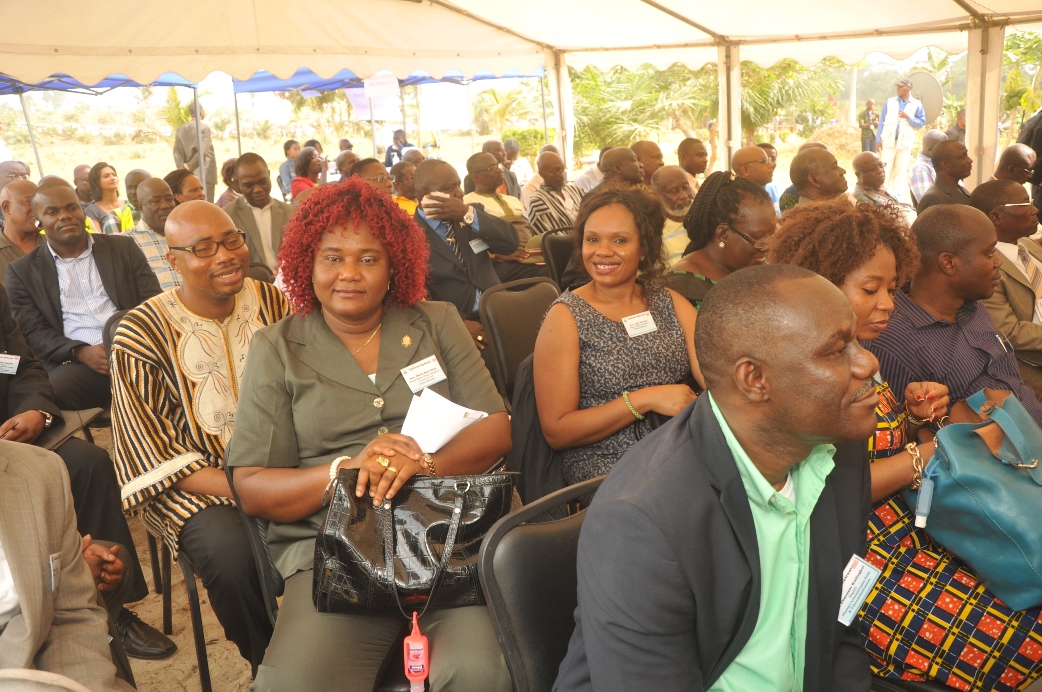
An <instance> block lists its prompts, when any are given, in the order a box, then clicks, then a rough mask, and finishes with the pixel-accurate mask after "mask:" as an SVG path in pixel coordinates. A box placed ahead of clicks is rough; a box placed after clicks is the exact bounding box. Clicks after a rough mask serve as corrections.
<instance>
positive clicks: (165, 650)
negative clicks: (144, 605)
mask: <svg viewBox="0 0 1042 692" xmlns="http://www.w3.org/2000/svg"><path fill="white" fill-rule="evenodd" d="M116 632H118V633H119V637H120V639H122V640H123V648H124V649H126V652H127V656H130V657H131V658H143V659H147V660H156V659H160V658H167V657H168V656H172V655H173V654H174V652H175V651H177V644H174V642H173V641H171V640H170V637H168V636H166V635H165V634H163V633H162V632H160V631H159V630H157V629H156V628H155V627H152V626H151V625H148V624H146V623H144V622H143V621H142V620H141V618H139V617H138V616H137V613H135V612H134V611H132V610H127V609H126V608H123V609H122V610H121V611H119V617H117V618H116Z"/></svg>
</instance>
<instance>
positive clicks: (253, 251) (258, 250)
mask: <svg viewBox="0 0 1042 692" xmlns="http://www.w3.org/2000/svg"><path fill="white" fill-rule="evenodd" d="M272 211H274V209H273V210H272ZM235 216H236V220H237V221H238V222H239V230H242V231H245V232H246V242H247V244H248V245H249V246H250V261H251V262H260V263H262V264H265V265H267V264H268V258H267V257H266V256H265V255H264V242H263V241H262V240H261V234H260V229H259V228H257V219H255V218H254V216H253V210H251V209H250V203H249V202H247V201H246V198H245V197H239V199H237V200H235ZM274 218H275V217H274V214H273V215H272V223H274ZM268 268H269V269H274V267H268Z"/></svg>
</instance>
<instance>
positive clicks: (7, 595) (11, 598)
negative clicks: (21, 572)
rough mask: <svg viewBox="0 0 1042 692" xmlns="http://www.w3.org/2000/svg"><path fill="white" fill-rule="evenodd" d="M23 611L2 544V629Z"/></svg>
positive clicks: (0, 592)
mask: <svg viewBox="0 0 1042 692" xmlns="http://www.w3.org/2000/svg"><path fill="white" fill-rule="evenodd" d="M21 610H22V607H21V606H20V605H19V603H18V592H17V591H15V590H14V577H13V576H12V575H11V565H10V563H8V561H7V554H6V553H5V552H4V546H3V544H2V543H0V627H3V626H4V625H6V624H7V623H8V622H10V621H11V618H13V617H14V616H15V615H17V614H18V613H19V612H21Z"/></svg>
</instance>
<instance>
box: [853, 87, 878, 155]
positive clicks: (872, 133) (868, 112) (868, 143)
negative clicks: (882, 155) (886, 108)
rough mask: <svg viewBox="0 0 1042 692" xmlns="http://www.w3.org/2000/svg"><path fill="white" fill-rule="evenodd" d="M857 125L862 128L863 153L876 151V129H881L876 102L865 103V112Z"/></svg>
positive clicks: (862, 112)
mask: <svg viewBox="0 0 1042 692" xmlns="http://www.w3.org/2000/svg"><path fill="white" fill-rule="evenodd" d="M857 124H858V127H860V128H861V151H875V148H876V129H877V128H878V127H879V113H876V102H875V101H873V100H872V99H869V100H867V101H865V110H863V111H861V114H860V115H858V117H857Z"/></svg>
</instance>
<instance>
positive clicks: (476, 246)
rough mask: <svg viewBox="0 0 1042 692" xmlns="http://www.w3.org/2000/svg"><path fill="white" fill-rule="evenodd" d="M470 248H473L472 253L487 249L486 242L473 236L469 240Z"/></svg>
mask: <svg viewBox="0 0 1042 692" xmlns="http://www.w3.org/2000/svg"><path fill="white" fill-rule="evenodd" d="M470 249H471V250H473V251H474V254H475V255H476V254H478V253H480V252H484V251H485V250H488V243H486V242H485V241H484V240H482V239H481V238H475V239H474V240H472V241H470Z"/></svg>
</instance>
